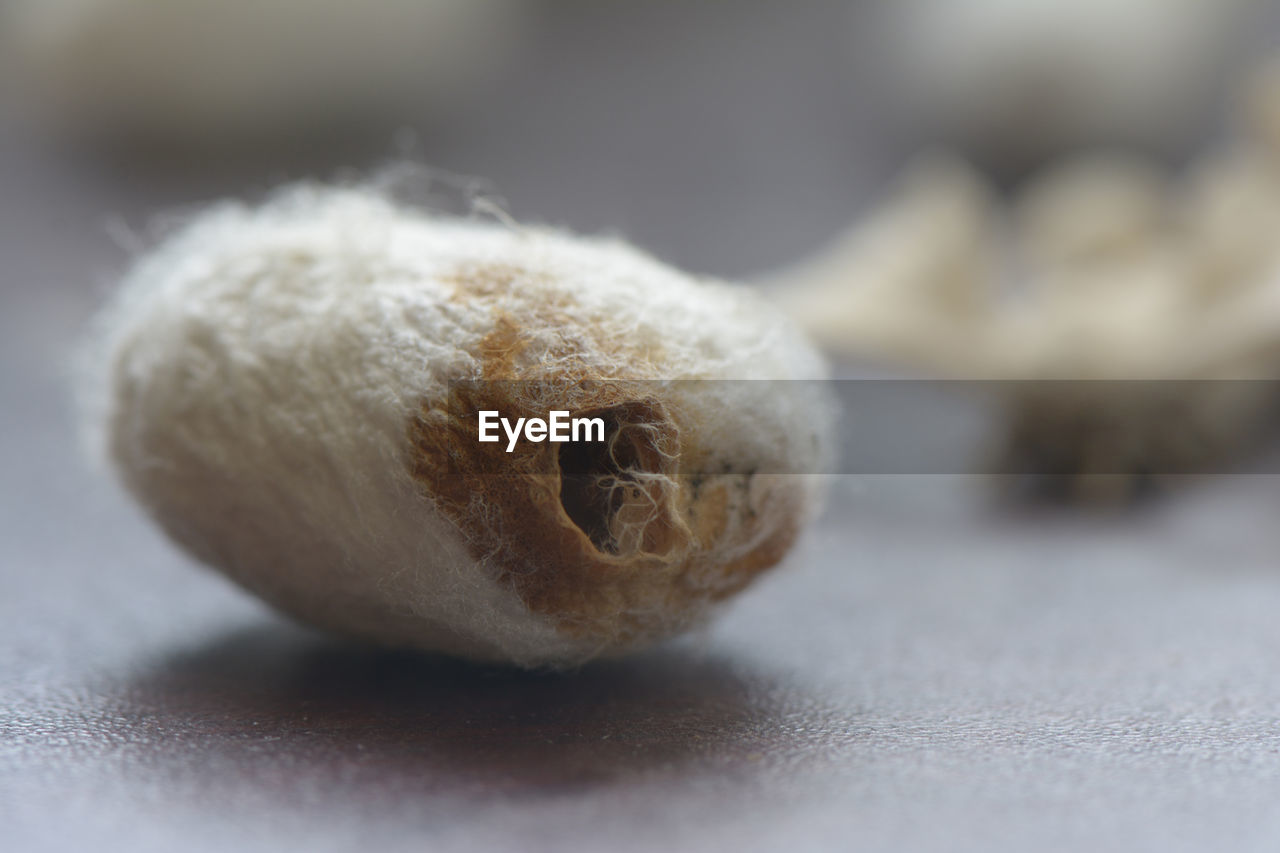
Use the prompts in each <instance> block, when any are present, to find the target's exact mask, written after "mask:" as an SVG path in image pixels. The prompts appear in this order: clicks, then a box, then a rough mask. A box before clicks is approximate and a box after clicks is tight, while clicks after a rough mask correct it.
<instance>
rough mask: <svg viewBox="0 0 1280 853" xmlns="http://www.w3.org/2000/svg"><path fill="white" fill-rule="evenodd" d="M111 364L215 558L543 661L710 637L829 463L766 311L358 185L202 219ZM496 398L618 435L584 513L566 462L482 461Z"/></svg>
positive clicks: (126, 305)
mask: <svg viewBox="0 0 1280 853" xmlns="http://www.w3.org/2000/svg"><path fill="white" fill-rule="evenodd" d="M92 354H93V357H92V358H91V359H90V361H91V363H92V365H91V367H90V369H89V370H88V375H87V377H86V382H85V387H86V388H87V389H88V398H89V402H90V407H89V415H88V420H87V423H88V424H89V426H90V432H91V433H92V435H93V436H94V437H95V439H96V442H97V446H98V447H99V449H100V450H101V451H102V452H103V453H105V454H107V455H108V456H109V457H110V458H111V460H112V461H113V462H114V464H115V466H116V468H117V469H118V471H119V472H120V474H121V476H122V478H123V480H124V482H125V483H126V485H127V486H128V488H129V489H130V491H131V492H132V493H133V494H134V495H135V497H136V498H137V499H138V500H139V501H140V502H141V503H142V504H143V505H144V506H145V507H146V509H147V510H148V511H149V513H150V514H151V515H152V516H153V517H154V518H155V519H156V520H157V521H158V522H159V523H160V525H161V526H162V527H163V528H164V530H165V531H166V532H167V533H168V534H169V535H170V536H171V537H172V538H173V539H174V540H176V541H177V542H178V543H180V544H181V545H182V546H184V547H185V548H186V549H187V550H188V551H189V552H191V553H192V554H193V555H194V556H196V557H197V558H199V559H200V560H201V561H203V562H205V563H207V564H209V565H211V566H214V567H216V568H217V569H219V570H221V571H223V572H225V573H226V574H227V575H229V576H230V577H232V578H233V579H234V580H236V581H237V582H239V583H240V584H242V585H243V586H245V587H247V588H248V589H250V590H252V591H254V592H255V593H257V594H259V595H260V596H262V597H263V598H265V599H266V600H268V601H270V602H272V603H273V604H275V605H277V606H278V607H280V608H282V609H283V610H286V611H288V612H290V613H292V614H294V615H296V616H298V617H300V618H302V619H304V620H306V621H310V622H312V623H315V624H318V625H320V626H323V627H326V628H331V629H335V630H338V631H341V632H345V633H348V634H352V635H355V636H358V637H362V638H367V639H371V640H374V641H378V642H384V643H389V644H393V645H406V646H413V647H418V648H423V649H428V650H435V651H441V652H445V653H450V654H456V655H461V656H465V657H471V658H476V659H484V660H498V661H510V662H515V663H518V664H522V665H542V664H551V665H560V664H573V663H576V662H579V661H582V660H585V659H588V658H590V657H593V656H596V655H601V654H616V653H622V652H626V651H629V650H631V649H635V648H639V647H642V646H644V645H647V644H649V643H652V642H655V641H657V640H660V639H662V638H663V637H666V636H669V635H671V634H673V633H676V632H678V631H680V630H683V629H685V628H687V627H689V626H691V625H694V624H697V623H698V622H699V621H700V620H701V619H702V618H703V617H704V616H705V615H706V614H707V612H708V611H709V610H710V609H711V608H712V607H713V606H714V604H715V603H716V602H718V601H721V600H723V599H725V598H727V597H728V596H729V595H731V594H732V593H734V592H736V591H737V590H739V589H741V588H743V587H745V586H746V585H747V584H748V583H749V582H750V581H751V580H752V579H753V578H754V577H755V575H756V574H757V573H758V572H760V571H763V570H764V569H767V568H769V567H770V566H772V565H773V564H775V563H776V562H778V561H779V560H780V559H781V557H782V555H783V554H785V552H786V551H787V549H788V548H789V546H790V544H791V542H792V541H793V539H794V537H795V535H797V534H798V532H799V531H800V530H801V529H802V528H803V526H804V524H805V522H806V521H807V520H808V519H809V518H810V517H811V516H812V515H813V513H814V511H815V507H816V504H817V502H818V499H819V494H818V486H817V483H818V482H819V480H820V478H818V477H814V476H809V475H812V474H814V473H815V472H817V471H819V470H820V469H821V468H822V466H823V465H824V463H825V461H826V460H827V459H828V457H829V454H830V452H831V451H830V448H831V446H832V412H831V408H830V400H829V399H828V397H827V396H826V391H825V389H824V388H823V387H822V385H821V383H820V382H801V381H785V380H809V379H819V378H822V377H823V376H824V375H825V374H824V370H825V368H824V365H823V363H822V361H821V359H820V357H819V356H818V355H817V354H816V353H815V352H814V350H813V349H812V348H811V347H810V346H809V345H808V343H807V342H806V341H805V339H804V338H803V337H802V336H801V335H800V333H798V332H797V331H795V330H794V329H793V328H792V327H791V326H790V325H788V324H787V323H786V322H785V321H784V320H782V319H780V318H778V317H777V316H776V313H775V312H774V311H771V310H770V309H769V308H768V307H766V306H764V305H763V304H761V303H760V302H759V301H758V299H757V298H756V297H755V296H754V295H753V294H752V293H751V292H750V291H748V290H747V289H746V288H739V287H734V286H730V285H723V284H717V283H706V282H699V281H696V280H694V279H692V278H690V277H688V276H686V275H683V274H681V273H678V272H676V271H674V270H671V269H669V268H667V267H665V266H663V265H661V264H659V263H657V262H655V261H654V260H652V259H650V258H649V257H647V256H645V255H643V254H641V253H639V252H637V251H635V250H633V249H631V248H629V247H627V246H625V245H622V244H621V243H618V242H614V241H608V240H588V239H578V238H573V237H569V236H564V235H562V234H559V233H555V232H551V231H545V230H526V229H519V228H515V227H507V226H501V225H488V224H477V223H474V222H465V221H457V220H447V219H441V218H433V217H431V216H429V215H427V214H424V213H421V212H419V211H416V210H410V209H407V208H405V207H402V206H400V205H398V204H396V203H394V202H392V201H389V200H387V199H385V198H384V197H382V196H380V195H379V194H377V193H375V192H372V191H368V190H364V189H359V188H333V187H320V186H310V185H308V186H299V187H294V188H290V189H288V190H286V191H284V192H282V193H280V194H278V195H277V196H276V197H274V198H273V199H272V200H270V201H268V202H267V203H266V204H264V205H262V206H259V207H251V206H246V205H242V204H238V203H225V204H220V205H218V206H215V207H214V208H212V209H210V210H208V211H207V212H205V213H203V214H202V215H200V216H198V217H197V218H195V219H194V220H193V221H191V222H190V223H189V224H188V225H187V226H186V227H184V228H183V229H181V230H180V231H178V232H177V233H175V234H173V235H172V236H171V237H170V238H169V239H168V240H167V241H165V242H164V243H163V245H161V246H160V247H159V248H157V249H156V250H155V251H154V252H153V253H152V254H150V255H149V256H147V257H144V258H142V259H141V260H140V261H139V262H138V263H137V265H136V267H135V268H134V269H133V270H132V271H131V272H130V273H129V274H128V276H127V278H126V280H125V282H124V284H123V286H122V287H121V288H120V290H119V292H118V294H117V295H116V297H115V299H114V302H113V304H112V305H110V306H109V307H108V308H107V309H106V310H105V311H104V313H103V315H102V317H101V320H100V326H99V329H98V333H97V335H96V338H95V342H94V346H93V347H92ZM562 379H566V380H567V379H573V380H586V381H587V384H586V385H585V386H574V387H575V388H579V390H576V391H575V390H572V389H570V390H566V387H567V386H566V385H565V382H562V381H561V380H562ZM683 379H712V380H780V381H770V382H759V381H757V382H733V381H724V382H720V381H716V382H707V383H694V384H690V383H682V382H673V381H671V380H683ZM481 380H530V381H528V382H518V383H513V384H512V387H518V388H521V389H526V390H522V391H518V392H517V391H512V392H509V393H510V394H511V396H510V397H508V398H506V399H500V400H498V401H497V403H496V404H495V406H496V407H498V408H503V407H504V406H507V405H510V406H511V407H514V408H518V409H519V410H520V411H521V412H526V411H534V410H538V411H541V410H545V409H550V408H558V407H563V408H566V409H575V410H579V409H580V410H588V409H593V407H594V410H598V411H602V412H605V413H606V415H607V416H611V417H613V418H615V420H617V421H618V422H617V423H614V422H611V429H614V428H616V434H617V435H619V436H621V438H619V442H620V444H619V447H622V450H619V449H618V448H612V449H611V453H613V458H612V459H611V460H606V462H611V463H612V467H611V468H610V470H608V471H606V472H604V473H603V474H602V476H601V477H598V478H597V479H595V480H590V481H589V482H587V484H586V486H585V488H586V490H587V491H586V492H585V493H583V494H579V495H578V496H577V497H576V500H577V502H578V505H577V506H576V508H575V507H574V506H571V505H570V502H569V499H568V498H565V494H566V492H564V491H562V490H561V487H562V486H563V484H562V483H561V482H560V479H561V478H560V477H559V475H558V473H557V472H556V471H555V470H551V471H550V472H549V473H548V471H547V470H544V469H538V470H537V471H533V469H532V468H529V467H527V466H531V465H533V464H534V462H536V461H538V460H541V461H544V462H545V461H546V460H547V459H548V458H552V459H554V457H546V456H538V455H536V454H538V453H543V452H544V450H543V448H547V447H549V445H532V446H530V447H528V448H526V449H525V450H522V453H524V454H525V455H524V456H521V455H520V454H516V455H515V456H514V457H507V456H504V455H503V452H502V451H503V450H505V448H504V447H502V446H501V445H484V450H485V452H486V453H488V451H489V450H490V449H493V450H494V453H492V454H489V455H487V456H485V457H484V458H483V459H481V458H480V457H479V456H477V457H476V458H475V459H469V457H468V454H471V453H473V452H478V451H475V446H474V445H472V444H470V442H469V440H468V439H467V438H466V430H465V425H464V424H461V423H460V422H458V421H456V420H451V419H450V418H451V417H452V416H451V414H450V411H451V410H450V403H451V398H450V389H451V387H454V386H451V384H450V383H457V382H460V381H481ZM592 380H617V381H618V383H619V384H618V385H608V386H606V387H607V388H608V389H609V390H600V391H595V392H593V391H586V392H583V391H581V390H580V388H581V387H587V388H591V387H594V386H592V385H591V381H592ZM628 383H630V384H628ZM493 387H499V386H498V385H495V386H493ZM501 387H506V386H501ZM529 388H535V389H536V390H534V391H528V390H527V389H529ZM619 389H621V390H619ZM494 393H506V392H494ZM584 394H585V396H583V395H584ZM592 394H595V395H596V396H595V397H593V396H592ZM628 394H630V395H631V396H627V395H628ZM521 395H524V396H523V397H522V396H521ZM575 395H576V396H575ZM601 395H603V396H601ZM453 402H456V401H453ZM504 414H505V412H504ZM627 418H631V419H632V420H634V421H635V423H631V424H628V423H626V422H625V421H626V420H627ZM628 429H630V430H631V432H630V433H627V432H626V431H627V430H628ZM450 430H453V432H450ZM450 436H452V438H450ZM459 436H462V437H461V438H459ZM450 441H453V442H454V443H452V444H451V443H450ZM628 442H629V443H628ZM623 445H625V447H623ZM526 451H527V452H526ZM628 454H629V455H628ZM446 457H447V458H446ZM624 457H625V458H624ZM508 459H511V460H512V461H511V462H510V463H508ZM472 462H475V463H476V464H479V463H480V462H484V463H485V464H489V463H493V464H496V465H499V466H501V465H504V464H511V465H513V466H516V467H515V468H512V470H511V472H508V473H511V476H510V477H509V478H507V479H505V480H503V479H500V478H499V479H497V480H495V479H494V476H493V475H491V474H490V473H484V472H480V471H478V470H469V469H468V468H467V466H468V465H469V464H471V463H472ZM520 465H525V466H526V468H524V469H520V468H519V466H520ZM552 468H554V466H552ZM765 471H769V472H773V473H772V474H766V473H762V472H765ZM513 472H514V473H513ZM531 472H532V473H531ZM499 473H501V472H499ZM566 482H567V480H566ZM494 483H498V485H494ZM565 488H567V487H565ZM592 489H600V490H603V491H602V492H600V493H599V494H597V493H595V492H593V491H592ZM619 490H621V491H619ZM584 495H585V496H584ZM583 507H585V509H584V508H583ZM584 517H586V518H587V519H588V521H591V522H594V523H596V524H597V527H596V528H595V529H591V530H589V529H587V528H586V526H584V525H585V523H584V522H583V518H584Z"/></svg>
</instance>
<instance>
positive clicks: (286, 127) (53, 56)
mask: <svg viewBox="0 0 1280 853" xmlns="http://www.w3.org/2000/svg"><path fill="white" fill-rule="evenodd" d="M519 6H520V2H519V0H360V2H348V0H182V2H153V0H9V3H8V4H7V6H6V7H3V8H0V13H3V12H4V11H5V10H6V9H7V12H8V14H7V15H0V33H2V34H3V35H0V39H3V40H4V42H5V50H4V53H5V54H7V58H8V59H9V60H11V64H10V65H9V66H7V67H8V68H9V69H10V74H9V76H10V79H11V80H12V81H13V82H14V83H15V85H16V87H17V88H18V89H19V90H20V94H25V95H26V96H27V100H28V101H30V102H31V104H32V107H33V108H34V109H35V110H36V111H38V112H39V113H40V114H41V117H42V118H44V119H45V120H47V121H49V122H50V123H53V124H55V125H59V126H62V127H64V128H67V129H69V130H72V131H76V132H83V133H88V134H105V135H109V136H123V137H134V136H141V137H147V138H152V137H154V138H159V139H162V140H166V141H168V140H173V139H176V140H178V141H181V142H183V143H192V142H204V143H209V142H219V141H223V140H236V141H238V140H241V139H246V140H249V141H255V140H258V139H259V138H262V137H269V136H273V135H293V134H296V133H299V132H300V131H305V130H311V129H312V128H313V127H316V126H324V127H327V126H329V125H330V124H337V123H341V122H350V121H352V120H362V119H366V118H382V117H384V116H390V117H392V118H401V117H403V116H405V115H411V116H416V115H418V114H419V113H420V112H421V111H423V110H429V109H430V108H432V107H436V106H439V105H441V104H443V103H445V102H447V101H449V100H451V99H453V98H455V97H457V96H458V95H460V94H461V93H462V92H465V91H466V89H467V88H468V86H469V84H470V83H472V82H473V81H474V80H475V79H476V78H477V76H478V75H479V74H481V73H483V72H484V71H485V70H486V69H487V68H488V67H489V66H490V65H491V64H492V63H493V62H494V61H495V58H496V57H499V56H501V55H503V54H504V52H505V51H506V48H507V47H508V44H509V42H510V40H511V39H512V36H513V35H514V33H515V32H516V29H517V27H518V26H519V15H518V9H519Z"/></svg>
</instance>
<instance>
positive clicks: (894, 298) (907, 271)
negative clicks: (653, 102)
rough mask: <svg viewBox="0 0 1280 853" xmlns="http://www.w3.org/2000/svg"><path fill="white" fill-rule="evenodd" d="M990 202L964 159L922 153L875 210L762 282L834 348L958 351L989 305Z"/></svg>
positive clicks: (924, 357) (928, 358)
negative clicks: (815, 251) (830, 242)
mask: <svg viewBox="0 0 1280 853" xmlns="http://www.w3.org/2000/svg"><path fill="white" fill-rule="evenodd" d="M993 204H994V202H993V193H992V191H991V190H990V189H989V188H988V186H987V185H986V184H985V182H984V181H983V180H982V179H981V178H980V177H979V176H978V175H977V174H976V173H975V172H974V171H973V170H972V169H970V168H969V167H968V166H966V165H964V164H963V163H961V162H960V161H957V160H954V159H951V158H948V157H942V156H934V157H930V158H927V159H924V160H922V161H921V162H918V163H917V164H915V166H914V167H913V168H912V169H910V170H909V171H908V173H907V174H906V176H905V177H904V178H903V179H902V181H901V182H900V185H899V187H898V189H897V190H896V192H895V193H894V195H893V197H892V198H891V199H890V200H889V201H888V202H887V203H886V204H885V205H884V207H883V209H882V210H879V211H877V212H876V213H874V214H873V215H871V216H869V217H867V219H865V220H864V221H860V222H858V223H857V224H855V225H854V227H853V228H852V229H851V230H850V231H849V232H848V233H847V234H845V235H843V236H841V237H840V238H838V239H837V240H836V242H835V243H834V244H833V245H832V246H831V247H829V248H827V249H825V250H823V251H821V252H819V254H818V255H817V257H815V258H814V259H812V260H809V261H806V262H804V263H802V264H800V265H798V266H797V267H795V268H794V269H791V270H787V271H784V272H782V273H776V274H775V275H774V276H773V278H772V280H771V281H770V282H768V285H769V286H770V288H771V290H772V292H773V293H774V295H775V296H776V298H777V299H778V300H779V301H780V302H781V303H782V304H783V305H784V306H785V307H786V309H787V310H788V311H789V312H790V313H791V314H792V315H793V316H794V317H796V319H797V320H798V321H799V322H800V323H801V325H803V326H804V327H805V328H806V329H807V330H808V331H809V333H810V334H811V335H813V337H814V338H815V339H816V340H817V341H818V342H819V343H821V344H823V345H824V346H827V347H829V348H831V349H832V350H834V351H837V352H841V353H844V354H848V355H854V356H859V357H868V358H872V359H877V360H878V359H885V358H888V359H899V360H902V361H905V362H912V363H916V362H920V363H924V364H929V365H932V364H933V363H934V362H935V359H936V357H937V355H938V354H939V352H941V351H944V350H945V351H947V352H948V353H951V352H953V351H956V350H964V349H965V347H966V345H967V344H969V343H971V342H972V341H971V338H972V336H973V330H974V324H975V323H980V322H982V321H983V319H984V318H985V316H986V315H987V313H988V312H989V311H990V310H991V305H992V302H993V301H994V299H995V293H994V287H993V282H994V279H995V275H996V272H995V267H996V265H997V258H996V245H997V244H996V222H995V220H994V217H993Z"/></svg>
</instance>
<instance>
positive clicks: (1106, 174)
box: [1016, 155, 1171, 269]
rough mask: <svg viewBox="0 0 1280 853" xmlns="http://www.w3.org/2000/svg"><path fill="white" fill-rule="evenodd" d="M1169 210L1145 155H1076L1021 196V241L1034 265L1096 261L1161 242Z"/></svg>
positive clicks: (1159, 180)
mask: <svg viewBox="0 0 1280 853" xmlns="http://www.w3.org/2000/svg"><path fill="white" fill-rule="evenodd" d="M1170 208H1171V204H1170V198H1169V190H1168V187H1167V182H1166V181H1165V179H1164V177H1163V176H1162V175H1161V174H1160V173H1159V170H1157V169H1156V168H1155V167H1154V166H1152V165H1151V164H1149V163H1147V162H1146V161H1143V160H1139V159H1134V158H1129V157H1121V156H1114V155H1112V156H1101V155H1099V156H1093V157H1086V158H1081V159H1078V160H1072V161H1068V162H1067V163H1066V164H1064V165H1062V166H1059V167H1057V168H1054V169H1052V170H1050V171H1049V173H1048V174H1047V175H1045V176H1044V177H1042V178H1040V179H1039V180H1037V181H1036V182H1035V183H1034V184H1033V185H1032V186H1031V188H1030V189H1029V190H1028V191H1027V192H1026V193H1025V194H1024V196H1023V197H1022V198H1021V199H1020V200H1019V203H1018V205H1017V207H1016V215H1017V219H1018V231H1019V233H1018V239H1019V240H1020V241H1021V247H1022V251H1023V253H1024V254H1025V256H1026V257H1027V259H1028V260H1029V261H1030V262H1032V263H1033V264H1034V265H1035V266H1037V267H1041V268H1075V269H1079V268H1088V267H1096V266H1098V265H1100V264H1107V263H1110V262H1115V261H1124V260H1127V259H1131V258H1133V257H1135V256H1139V255H1142V254H1145V253H1149V252H1152V251H1155V250H1158V249H1160V248H1163V247H1164V246H1165V245H1166V244H1167V243H1168V236H1169V233H1170V222H1169V220H1170Z"/></svg>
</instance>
